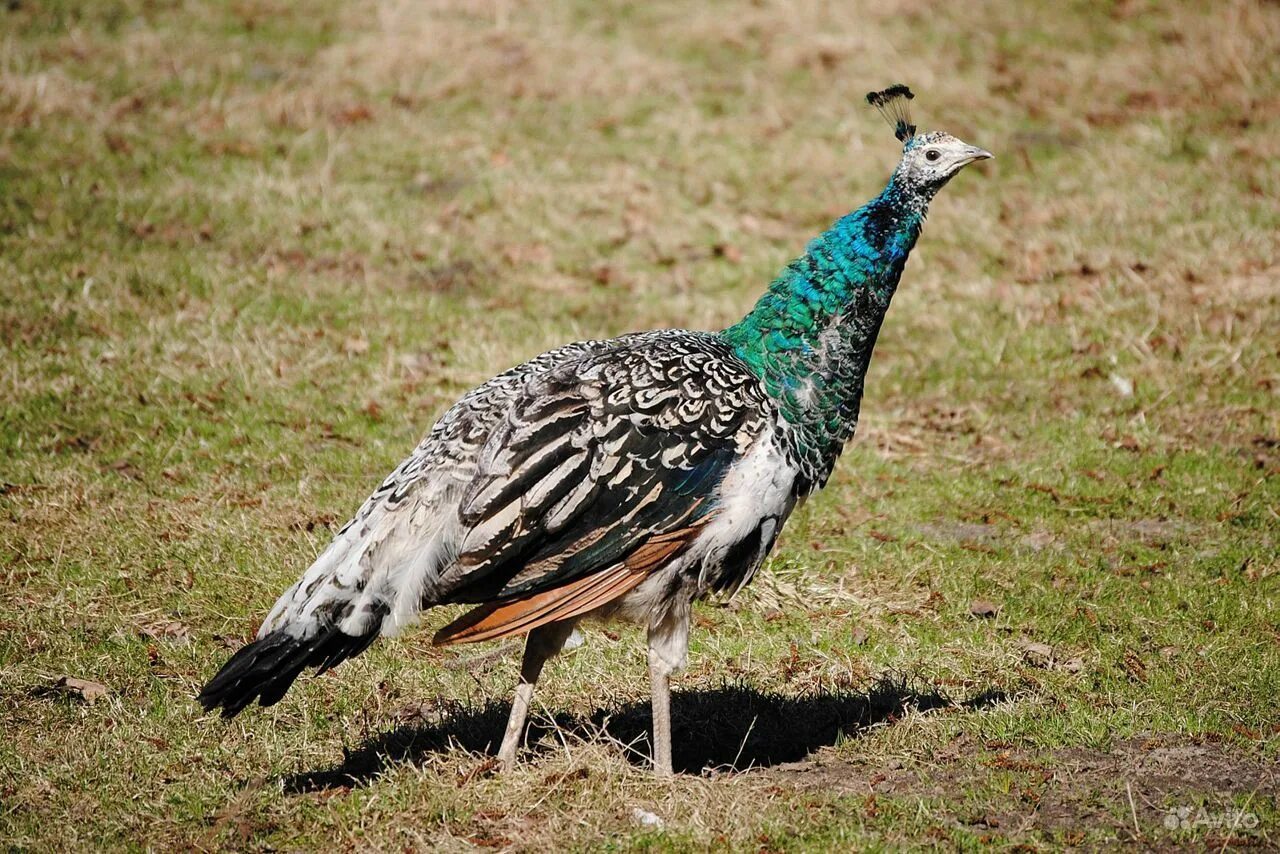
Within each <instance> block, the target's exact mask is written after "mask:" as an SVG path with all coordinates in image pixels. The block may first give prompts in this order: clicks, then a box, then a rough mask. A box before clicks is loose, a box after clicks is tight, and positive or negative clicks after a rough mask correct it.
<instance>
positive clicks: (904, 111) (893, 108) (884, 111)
mask: <svg viewBox="0 0 1280 854" xmlns="http://www.w3.org/2000/svg"><path fill="white" fill-rule="evenodd" d="M914 97H915V95H914V94H912V92H911V90H910V89H908V88H907V87H906V86H903V85H902V84H901V83H898V84H895V85H893V86H890V87H889V88H888V89H884V90H881V91H879V92H868V93H867V103H868V104H870V105H871V106H873V107H875V108H876V109H877V110H879V111H880V115H882V116H884V119H885V121H887V122H888V123H889V127H891V128H893V135H894V136H896V137H897V138H898V141H899V142H904V143H905V142H906V141H907V140H909V139H911V138H912V137H913V136H915V135H916V126H915V125H913V124H912V123H911V111H910V110H909V109H908V103H907V102H909V101H910V100H911V99H912V98H914Z"/></svg>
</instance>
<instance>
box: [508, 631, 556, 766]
mask: <svg viewBox="0 0 1280 854" xmlns="http://www.w3.org/2000/svg"><path fill="white" fill-rule="evenodd" d="M573 625H574V622H573V621H572V620H567V621H565V622H561V623H549V624H547V625H545V626H540V627H538V628H536V629H534V630H533V631H531V632H529V637H528V639H527V640H526V641H525V644H524V658H523V659H522V660H521V661H520V681H519V683H517V684H516V696H515V699H514V700H512V701H511V717H509V718H508V719H507V731H506V733H505V734H504V735H503V736H502V747H501V748H499V749H498V761H499V762H500V763H502V767H503V768H504V769H510V768H511V767H512V766H513V765H515V763H516V751H517V750H519V749H520V741H521V740H522V739H523V738H524V725H525V722H526V721H527V720H528V719H529V706H530V704H531V703H532V702H533V686H534V685H536V684H538V676H540V675H541V674H542V665H544V664H546V663H547V659H549V658H551V657H552V656H553V655H555V654H556V653H558V652H559V651H560V650H561V649H562V648H563V647H564V642H565V641H566V640H568V638H569V635H570V634H572V633H573Z"/></svg>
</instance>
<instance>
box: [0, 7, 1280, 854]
mask: <svg viewBox="0 0 1280 854" xmlns="http://www.w3.org/2000/svg"><path fill="white" fill-rule="evenodd" d="M0 19H2V20H3V21H4V26H3V28H2V29H3V32H4V35H3V36H2V37H0V393H2V395H3V400H4V405H3V410H2V411H0V482H2V484H3V485H2V486H0V511H2V512H0V579H2V580H3V585H4V590H5V596H4V599H3V602H2V603H0V629H2V631H0V708H2V709H3V719H4V721H5V726H4V729H5V738H4V741H3V743H2V744H0V841H3V842H4V844H6V845H7V846H13V847H16V848H34V849H48V848H68V847H72V846H88V845H92V846H95V847H97V846H109V847H127V848H177V847H189V846H196V847H202V848H223V847H231V848H290V849H296V848H305V847H313V846H320V845H332V846H339V847H345V848H370V847H372V848H394V847H414V848H426V847H443V848H465V847H471V846H487V847H514V848H529V849H538V850H542V849H552V848H555V849H559V848H563V847H568V848H579V849H581V848H588V847H590V848H595V847H600V846H604V847H611V848H616V849H634V848H644V847H655V848H686V847H692V848H703V847H715V848H719V847H732V848H766V849H797V850H826V849H830V848H833V847H841V846H843V847H872V848H897V847H903V846H911V847H915V846H938V847H947V848H950V847H954V846H959V847H966V848H967V847H975V846H977V845H979V844H981V843H982V842H983V841H990V840H995V841H998V842H1001V843H1002V844H1005V845H1019V844H1022V845H1029V846H1032V847H1042V846H1044V847H1057V846H1062V845H1085V846H1097V845H1106V844H1111V843H1114V842H1116V841H1133V840H1137V841H1140V842H1141V843H1143V844H1145V845H1147V846H1154V847H1163V846H1177V845H1191V844H1227V843H1230V842H1232V841H1233V840H1234V841H1239V842H1253V843H1256V844H1262V845H1276V844H1278V841H1280V840H1278V837H1277V834H1278V833H1280V813H1278V812H1277V806H1276V799H1277V794H1278V784H1277V778H1276V775H1275V772H1274V768H1275V762H1276V758H1277V753H1278V752H1280V729H1277V727H1276V725H1275V720H1276V718H1275V697H1276V696H1277V695H1278V694H1280V611H1278V610H1277V603H1278V602H1280V559H1278V558H1277V554H1278V553H1280V518H1278V511H1277V508H1278V507H1280V480H1278V479H1277V472H1278V471H1280V406H1277V394H1278V393H1280V347H1277V342H1276V337H1275V329H1276V327H1277V325H1278V324H1280V293H1278V292H1277V290H1276V281H1277V278H1278V277H1280V242H1278V241H1277V238H1276V235H1277V234H1278V233H1280V207H1277V205H1276V203H1275V201H1274V200H1275V199H1276V198H1277V197H1280V172H1278V171H1277V170H1276V169H1275V168H1274V164H1275V162H1276V160H1277V158H1280V142H1277V141H1278V140H1280V100H1277V97H1276V92H1278V91H1280V9H1278V8H1277V7H1276V6H1275V4H1270V3H1263V2H1258V3H1252V2H1228V3H1223V4H1214V5H1212V6H1208V7H1202V6H1201V4H1192V3H1164V4H1153V3H1144V2H1140V0H1139V2H1119V3H1116V4H1114V5H1112V6H1110V7H1108V8H1105V9H1103V8H1100V7H1097V6H1096V5H1095V4H1087V3H1069V4H1059V5H1058V6H1057V7H1055V9H1054V10H1053V11H1050V10H1048V9H1047V8H1039V7H1037V8H1036V9H1035V10H1032V9H1031V8H1030V7H1027V6H1024V5H1023V4H1016V3H1003V2H997V0H986V2H981V3H979V4H977V5H974V4H967V5H966V6H965V7H964V8H961V7H958V6H957V7H954V8H952V7H945V8H933V7H932V5H926V4H923V3H915V2H908V3H905V4H900V3H887V2H882V0H866V2H862V3H858V4H855V5H853V6H851V7H848V8H846V7H839V6H834V5H830V4H826V3H818V2H808V0H800V2H790V3H780V2H778V3H775V2H759V3H752V4H746V5H741V6H737V5H729V4H713V5H693V4H687V5H686V4H675V3H656V4H625V3H610V4H606V5H605V6H601V5H600V4H588V3H565V4H529V5H519V4H509V3H505V2H495V3H481V2H475V3H465V2H439V3H432V4H429V5H428V6H426V7H424V6H422V5H420V4H411V3H407V2H403V3H401V2H395V0H385V2H354V3H337V2H332V0H304V2H297V3H284V2H276V0H239V2H234V3H213V4H182V3H176V2H171V0H98V2H93V3H64V2H48V3H34V2H29V0H20V2H13V3H10V4H8V7H7V9H6V10H5V11H2V12H0ZM899 79H901V80H903V81H905V82H908V83H910V84H911V85H912V86H913V87H914V88H915V89H916V91H917V92H918V93H919V95H920V97H919V98H918V99H917V101H916V105H917V112H918V114H919V120H920V123H921V125H922V126H923V127H924V128H934V127H937V128H945V129H947V130H949V131H951V132H953V133H955V134H956V135H958V136H960V137H962V138H964V139H967V140H969V141H972V142H974V143H976V144H979V145H982V146H984V147H986V148H989V149H991V150H993V151H995V152H996V153H997V160H996V161H994V162H993V163H991V164H988V165H986V166H984V167H981V168H975V169H971V170H968V171H967V172H966V174H965V175H963V176H962V177H960V178H959V179H957V181H956V182H954V184H953V185H952V186H949V187H948V188H947V189H946V190H945V191H944V193H943V194H942V196H941V197H940V198H939V200H938V201H937V202H936V203H935V205H934V210H933V215H932V216H931V218H930V222H929V226H928V228H927V230H926V233H925V235H924V237H923V238H922V240H921V245H920V246H919V248H918V249H917V250H916V252H915V254H914V255H913V256H912V259H911V262H910V264H909V265H908V269H907V273H906V277H905V280H904V283H903V287H902V289H901V290H900V292H899V294H898V296H897V298H896V300H895V306H894V308H893V310H892V312H891V313H890V316H889V319H888V321H887V323H886V326H885V329H884V333H883V335H882V336H881V343H880V346H879V348H878V350H877V355H876V359H875V363H874V365H873V367H872V372H871V377H870V379H869V381H868V394H867V399H866V401H865V404H864V408H863V419H862V426H861V428H860V432H859V436H858V438H857V439H856V440H855V441H854V442H853V443H852V445H851V446H850V447H849V449H848V451H847V452H846V454H845V457H844V459H843V460H842V461H841V463H840V466H839V467H838V469H837V473H836V476H835V477H834V479H833V482H832V483H831V485H830V486H829V487H828V489H827V490H826V491H825V492H824V493H822V494H821V495H820V496H818V497H817V498H816V499H814V500H813V501H811V502H810V503H809V504H808V505H807V506H806V507H805V508H804V509H803V510H802V511H801V512H800V513H798V514H797V517H796V518H795V519H794V520H793V521H792V523H791V524H790V526H789V528H788V530H787V532H786V534H785V535H784V537H783V539H782V541H781V543H780V546H779V548H778V550H777V551H776V552H775V555H774V557H773V559H772V561H771V563H770V565H769V567H768V569H767V571H766V572H765V573H763V576H762V577H761V578H760V579H758V580H757V582H756V583H755V584H754V585H753V586H752V587H751V588H750V589H749V590H748V591H747V592H746V593H745V594H744V595H742V596H741V597H739V598H738V599H736V600H734V601H733V602H731V603H729V604H728V605H727V606H725V605H721V606H716V605H708V606H704V607H702V608H700V609H699V611H698V613H697V618H696V622H697V626H696V629H695V632H694V637H693V648H692V654H691V662H690V667H689V669H688V671H687V672H686V673H685V674H684V675H683V676H682V677H681V678H680V680H679V683H678V691H679V692H680V693H678V694H677V698H676V709H675V711H676V717H677V721H676V754H677V762H678V763H679V764H682V766H683V767H684V768H685V770H686V771H687V772H688V773H686V774H684V775H682V776H680V777H679V778H678V779H676V780H675V781H673V782H671V783H669V784H666V783H662V784H660V783H657V782H655V781H654V780H652V779H651V778H650V777H649V776H648V774H647V773H646V772H645V770H644V769H643V762H642V756H643V755H645V754H646V753H647V743H646V742H645V741H644V739H645V738H646V736H645V732H646V728H647V711H646V708H645V702H646V688H645V682H646V680H645V679H644V678H643V654H642V641H641V638H640V637H639V635H638V634H637V633H636V632H634V631H632V630H621V631H619V632H617V633H614V632H612V630H611V631H610V633H608V634H606V633H602V632H601V631H599V630H596V629H591V630H589V631H588V636H587V644H586V645H585V646H584V647H583V648H581V649H579V650H577V651H576V652H574V653H572V654H570V655H566V656H564V657H562V658H560V659H557V660H556V661H555V662H554V663H553V664H552V665H551V666H550V667H549V669H548V673H547V675H546V677H545V679H544V682H543V685H542V686H541V687H540V693H539V697H538V700H539V703H540V715H541V723H540V725H539V729H538V730H537V731H536V732H535V733H534V738H533V743H534V745H535V749H534V750H533V751H531V752H529V753H528V754H527V756H526V760H527V761H525V762H524V764H523V765H522V766H521V767H520V769H518V770H517V771H515V772H514V773H512V774H510V775H505V776H499V775H494V774H492V773H491V769H490V767H489V766H490V764H491V763H489V762H488V759H487V756H488V752H489V751H491V750H493V749H494V746H493V744H492V742H493V741H494V740H495V739H496V738H497V736H498V735H499V734H500V728H501V718H502V716H503V714H504V713H505V712H504V706H503V703H504V702H505V699H506V697H507V694H508V691H509V690H510V687H511V686H512V684H513V682H514V679H515V651H516V649H517V648H518V647H517V645H514V644H511V643H507V644H496V645H491V646H489V647H480V648H476V649H466V650H461V651H454V650H438V649H434V648H432V647H430V646H429V643H428V636H429V632H426V631H420V632H416V633H409V634H407V635H405V636H404V637H402V638H399V639H396V640H394V641H390V642H385V643H382V644H380V645H378V646H377V647H375V648H374V649H372V650H371V651H370V652H369V653H368V654H366V655H365V656H364V657H362V658H361V659H359V660H357V661H355V662H352V663H350V664H347V665H344V666H343V667H341V668H339V669H338V670H337V671H336V672H334V673H333V674H331V675H328V676H326V677H324V678H322V679H318V680H305V681H304V682H302V683H300V684H299V685H298V686H297V687H296V688H295V690H294V691H293V692H292V693H291V694H290V696H289V697H288V698H287V699H286V700H285V701H284V702H283V703H281V704H280V705H279V706H276V707H274V708H272V709H270V710H266V711H257V712H253V713H250V714H246V715H245V716H243V717H241V718H239V719H237V720H235V721H234V722H232V723H230V724H227V723H224V722H222V721H219V720H216V719H208V718H205V717H203V716H201V715H200V714H198V713H197V709H196V707H195V705H194V703H193V702H192V696H193V694H194V693H195V691H196V689H197V687H198V685H199V684H200V683H201V682H202V681H203V680H204V679H205V678H207V677H208V675H209V674H210V673H212V672H213V670H214V669H215V668H216V666H217V665H218V664H220V663H221V661H222V660H223V659H224V658H225V657H226V656H227V655H228V653H229V651H230V650H231V649H232V648H234V647H236V646H237V645H238V644H239V643H241V642H242V641H243V640H245V639H246V638H248V637H249V636H250V635H251V633H252V632H253V631H254V630H255V629H256V627H257V623H258V621H259V620H260V619H261V617H262V616H263V614H264V613H265V611H266V609H267V608H268V607H269V605H270V603H271V602H272V601H273V600H274V598H275V596H276V595H277V594H278V593H279V592H280V591H281V590H282V589H284V587H285V586H287V584H289V583H291V582H292V580H293V579H294V578H295V577H296V576H297V575H298V574H299V573H300V572H301V571H302V569H303V568H304V567H305V566H306V565H307V563H308V562H309V560H310V559H311V558H312V557H313V556H314V555H315V554H316V553H317V552H318V551H319V549H321V548H322V547H323V546H324V545H325V543H326V542H327V540H328V538H329V536H330V535H331V533H332V532H333V531H334V530H336V528H337V527H338V526H339V525H341V523H342V522H343V521H345V519H346V517H347V515H348V514H349V513H351V512H352V511H353V510H354V508H355V507H356V506H357V504H358V503H359V501H360V500H361V499H362V498H363V497H364V496H365V495H366V494H367V493H368V491H369V490H370V489H371V488H372V487H373V486H374V485H375V484H376V483H377V482H378V481H379V480H380V478H381V477H382V476H383V475H384V474H385V473H386V472H387V471H389V470H390V469H391V468H392V467H393V466H394V465H395V464H396V463H397V462H398V461H399V460H400V459H401V458H402V456H403V455H404V454H405V453H406V452H407V451H408V450H409V448H411V447H412V446H413V444H414V443H415V442H416V441H417V439H418V438H419V436H420V435H421V434H422V433H423V432H424V431H425V430H426V429H427V427H428V426H429V424H430V422H431V421H432V419H433V418H434V417H435V416H436V415H437V414H438V413H439V412H440V411H441V410H442V408H443V407H444V406H446V405H447V404H448V403H449V402H451V401H452V400H453V399H454V398H455V397H456V396H457V395H458V394H460V393H461V392H462V391H465V390H466V389H467V388H469V387H471V386H472V385H474V384H476V383H478V382H480V381H482V380H484V379H485V378H487V377H488V376H490V375H491V374H492V373H494V372H496V371H497V370H500V369H502V368H505V367H507V366H509V365H511V364H514V363H516V362H517V361H520V360H522V359H524V358H526V357H528V356H531V355H533V354H535V353H537V352H539V351H541V350H543V349H546V348H548V347H550V346H553V345H555V344H558V343H562V342H563V341H566V340H569V339H574V338H582V337H588V336H592V337H596V336H605V335H612V334H617V333H622V332H625V331H630V330H635V329H644V328H651V327H659V326H688V327H701V328H718V327H720V326H723V325H725V324H727V323H729V322H732V320H734V319H736V317H738V316H739V315H740V314H741V313H742V312H743V311H745V309H746V308H747V306H748V305H749V304H750V302H751V301H752V300H753V299H754V298H755V296H756V294H757V293H758V292H759V291H760V290H761V289H762V288H763V286H764V285H765V283H767V281H768V280H769V279H770V278H771V277H772V275H773V274H774V272H775V271H776V270H777V269H778V268H779V267H780V265H781V264H783V263H784V262H785V261H786V260H787V259H788V258H790V257H791V256H793V255H795V254H796V253H797V252H798V251H799V250H800V248H801V247H802V246H803V243H804V241H805V240H806V239H807V238H808V237H809V236H811V235H812V234H814V233H816V232H817V231H818V230H820V229H821V228H823V227H824V226H825V225H826V224H827V223H828V222H829V221H830V220H831V219H833V218H834V217H835V216H838V215H839V214H841V213H843V212H845V211H846V210H848V209H851V208H852V207H855V206H857V205H858V204H860V203H861V202H862V201H863V200H865V199H866V198H868V197H870V196H871V195H873V194H874V193H875V192H877V191H878V189H879V188H880V186H881V185H882V183H883V181H884V179H885V177H886V175H887V174H888V171H889V170H890V169H891V168H892V166H893V163H894V160H895V148H894V146H893V144H892V140H891V137H890V135H889V133H888V131H887V130H886V128H885V127H884V126H883V125H881V124H879V123H878V119H876V118H875V117H874V116H873V115H871V114H870V113H869V112H868V111H867V110H865V109H864V108H863V107H861V106H860V99H861V95H862V93H863V92H865V91H866V90H868V89H871V88H877V87H880V86H882V85H885V84H887V83H890V82H894V81H896V80H899ZM975 600H984V601H987V602H989V603H991V604H992V605H993V606H995V608H996V609H997V610H996V613H995V615H994V616H993V617H990V618H985V619H979V618H975V617H974V616H973V615H972V614H971V613H970V611H971V605H972V603H973V602H974V601H975ZM450 616H451V615H450ZM444 619H446V616H445V615H444V614H443V613H441V614H435V613H433V614H431V615H430V616H429V617H428V618H427V623H428V624H429V625H431V626H434V625H438V624H441V623H442V622H443V621H444ZM1037 644H1039V645H1043V646H1035V645H1037ZM1044 647H1048V651H1047V652H1046V651H1045V649H1044ZM64 676H69V677H74V678H80V679H87V680H92V681H95V682H98V683H101V684H102V685H103V686H105V687H106V689H107V693H106V695H105V696H103V697H100V698H97V699H96V700H95V701H94V702H87V701H86V699H85V698H84V697H83V696H81V694H80V693H78V692H76V691H74V690H68V689H66V688H58V687H56V686H57V682H58V680H59V679H60V678H61V677H64ZM1177 806H1189V807H1194V808H1197V809H1199V808H1202V807H1203V808H1204V809H1205V810H1207V811H1208V813H1209V814H1211V815H1214V816H1221V815H1223V814H1226V812H1227V811H1229V810H1239V811H1243V812H1245V813H1247V814H1248V815H1250V816H1253V817H1254V818H1255V819H1257V821H1256V822H1253V823H1252V826H1249V827H1246V826H1243V825H1241V824H1240V823H1239V822H1237V823H1236V824H1235V826H1234V827H1233V826H1231V824H1230V823H1228V824H1227V825H1226V826H1210V825H1209V824H1207V823H1205V824H1201V825H1199V826H1194V827H1192V828H1190V829H1187V828H1181V829H1179V828H1175V829H1170V828H1168V827H1166V826H1165V824H1164V820H1165V817H1166V815H1167V811H1168V809H1170V808H1172V807H1177ZM637 810H639V811H643V812H637ZM644 813H650V814H652V815H654V816H657V817H658V819H660V821H661V827H659V826H657V825H654V824H652V823H649V824H646V823H645V819H644V817H643V815H644Z"/></svg>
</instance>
